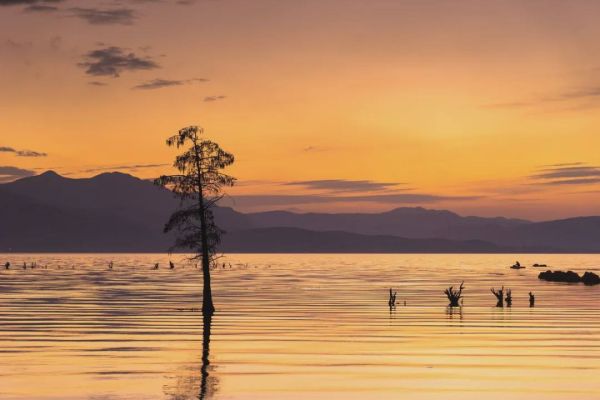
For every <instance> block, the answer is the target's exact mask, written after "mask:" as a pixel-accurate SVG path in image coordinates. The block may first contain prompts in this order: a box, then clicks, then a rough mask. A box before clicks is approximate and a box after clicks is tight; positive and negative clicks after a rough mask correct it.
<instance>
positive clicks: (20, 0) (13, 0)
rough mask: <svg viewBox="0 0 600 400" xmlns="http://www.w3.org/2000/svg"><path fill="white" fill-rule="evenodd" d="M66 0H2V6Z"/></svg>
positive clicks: (0, 2) (0, 4) (0, 3)
mask: <svg viewBox="0 0 600 400" xmlns="http://www.w3.org/2000/svg"><path fill="white" fill-rule="evenodd" d="M63 1H64V0H0V7H2V6H28V5H32V4H48V3H62V2H63Z"/></svg>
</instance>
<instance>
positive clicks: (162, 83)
mask: <svg viewBox="0 0 600 400" xmlns="http://www.w3.org/2000/svg"><path fill="white" fill-rule="evenodd" d="M196 82H208V79H204V78H194V79H183V80H180V79H159V78H157V79H152V80H150V81H147V82H143V83H140V84H139V85H136V86H134V87H132V89H134V90H155V89H162V88H166V87H172V86H182V85H189V84H192V83H196Z"/></svg>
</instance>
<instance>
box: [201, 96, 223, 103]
mask: <svg viewBox="0 0 600 400" xmlns="http://www.w3.org/2000/svg"><path fill="white" fill-rule="evenodd" d="M226 98H227V96H223V95H219V96H206V97H205V98H204V101H206V102H211V101H218V100H225V99H226Z"/></svg>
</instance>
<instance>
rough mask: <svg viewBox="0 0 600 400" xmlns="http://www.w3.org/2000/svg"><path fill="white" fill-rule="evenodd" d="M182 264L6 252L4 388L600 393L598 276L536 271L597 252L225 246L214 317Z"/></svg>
mask: <svg viewBox="0 0 600 400" xmlns="http://www.w3.org/2000/svg"><path fill="white" fill-rule="evenodd" d="M517 258H519V260H520V261H521V263H522V264H524V265H528V268H527V269H524V270H520V271H515V270H511V269H509V268H508V266H509V265H511V264H512V263H513V262H514V261H515V260H516V259H517ZM180 259H181V257H175V258H174V260H175V262H176V264H177V267H176V269H175V270H168V269H167V268H165V267H166V264H167V263H168V258H167V257H166V256H164V255H147V254H144V255H139V254H129V255H56V254H52V255H40V254H35V255H24V254H20V255H15V254H10V255H8V254H4V255H2V254H0V263H2V264H4V262H5V261H6V260H10V261H11V262H12V263H13V267H12V268H11V270H9V271H6V270H4V269H2V270H1V271H0V357H1V362H0V399H3V400H15V399H18V400H37V399H40V400H50V399H61V400H69V399H89V400H121V399H123V400H124V399H135V400H138V399H171V400H175V399H177V400H183V399H199V398H205V399H223V400H224V399H244V400H245V399H328V400H331V399H400V398H402V399H484V398H485V399H598V398H600V379H599V378H598V377H599V376H600V285H599V286H596V287H586V286H584V285H568V284H560V283H549V282H542V281H539V280H538V279H537V274H538V273H539V271H540V269H538V268H532V267H530V265H531V264H533V263H535V262H544V263H547V264H548V265H550V266H551V267H552V268H554V269H567V268H569V269H573V270H575V271H578V272H582V271H584V270H591V271H595V272H596V273H598V272H600V271H599V267H600V255H530V256H519V257H517V256H514V255H416V254H413V255H271V254H264V255H233V256H229V257H228V258H226V259H224V261H225V262H226V263H227V264H229V263H231V265H232V266H231V268H230V267H229V266H227V267H226V268H225V269H223V268H220V269H217V270H215V271H214V273H213V276H214V278H213V279H214V281H213V283H214V288H215V289H214V295H215V299H216V307H217V314H216V315H215V316H214V317H213V318H212V320H211V321H204V322H206V324H205V323H204V322H203V319H202V316H201V313H200V312H199V308H200V298H201V274H200V272H199V270H198V269H196V268H195V267H194V266H193V265H191V264H186V263H184V262H183V261H180ZM110 260H113V261H114V269H113V270H108V268H107V265H108V262H109V261H110ZM23 261H27V262H28V263H30V262H32V261H36V262H37V265H38V268H36V269H34V270H31V269H27V270H23V269H22V264H23ZM155 262H160V263H161V269H160V270H158V271H153V270H151V268H152V265H153V264H154V263H155ZM43 266H46V268H42V267H43ZM462 280H464V281H465V287H466V289H465V291H464V306H463V307H462V308H460V309H454V310H448V309H447V307H446V305H447V300H446V299H445V297H444V295H443V293H442V291H443V289H444V288H445V287H447V286H449V285H450V284H454V285H457V284H459V283H460V281H462ZM502 285H504V286H507V287H510V288H512V290H513V298H514V300H513V307H512V308H504V309H498V308H496V307H494V305H495V299H494V297H493V295H492V294H491V293H490V292H489V289H490V287H492V286H495V287H499V286H502ZM390 286H393V287H394V288H395V289H396V290H398V298H399V303H400V306H399V307H398V308H397V309H396V310H395V311H392V312H390V311H389V309H388V307H387V296H388V295H387V290H388V288H389V287H390ZM530 290H531V291H533V292H534V293H535V294H536V297H537V302H536V307H535V308H529V304H528V296H527V293H528V292H529V291H530ZM404 302H406V305H404ZM205 328H206V329H205ZM209 330H210V337H209V335H208V331H209ZM203 331H204V332H205V333H206V335H203ZM209 344H210V347H208V345H209ZM203 349H204V352H203Z"/></svg>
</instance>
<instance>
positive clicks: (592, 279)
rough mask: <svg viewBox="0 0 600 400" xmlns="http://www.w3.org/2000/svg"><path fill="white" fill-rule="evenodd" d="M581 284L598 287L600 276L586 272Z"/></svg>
mask: <svg viewBox="0 0 600 400" xmlns="http://www.w3.org/2000/svg"><path fill="white" fill-rule="evenodd" d="M581 282H583V283H584V284H585V285H598V284H600V276H598V275H596V274H595V273H593V272H586V273H585V274H583V276H582V277H581Z"/></svg>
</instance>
